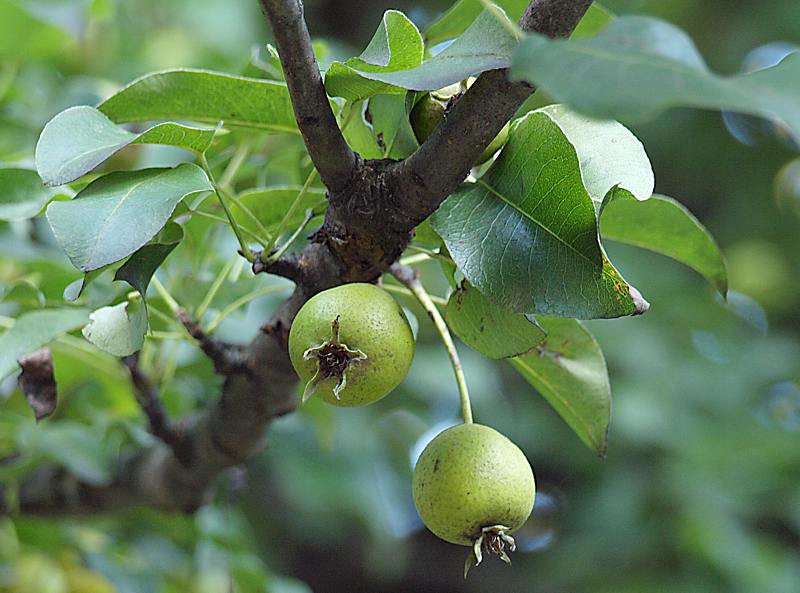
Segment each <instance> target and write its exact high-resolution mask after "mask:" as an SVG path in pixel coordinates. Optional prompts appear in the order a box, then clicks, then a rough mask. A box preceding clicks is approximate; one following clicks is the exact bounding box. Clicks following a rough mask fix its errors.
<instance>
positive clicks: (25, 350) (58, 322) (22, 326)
mask: <svg viewBox="0 0 800 593" xmlns="http://www.w3.org/2000/svg"><path fill="white" fill-rule="evenodd" d="M88 315H89V312H88V311H87V310H85V309H44V310H41V311H32V312H31V313H25V314H24V315H22V316H21V317H20V318H19V319H17V321H16V323H15V324H14V325H13V326H12V327H11V329H8V330H6V332H5V333H4V334H2V335H0V380H2V379H4V378H5V377H7V376H8V375H10V374H11V373H13V372H14V371H15V370H16V369H17V368H18V365H17V360H19V359H20V358H22V357H23V356H27V355H28V354H30V353H31V352H33V351H34V350H38V349H39V348H41V347H43V346H46V345H47V344H49V343H50V342H52V341H53V340H55V339H56V338H58V337H59V336H61V335H63V334H66V333H68V332H71V331H72V330H75V329H78V328H79V327H81V326H82V325H84V324H85V323H86V320H87V318H88Z"/></svg>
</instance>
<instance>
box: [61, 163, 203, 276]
mask: <svg viewBox="0 0 800 593" xmlns="http://www.w3.org/2000/svg"><path fill="white" fill-rule="evenodd" d="M211 190H212V187H211V184H210V183H209V181H208V178H207V177H206V174H205V173H204V172H203V170H202V169H200V168H199V167H197V166H195V165H192V164H188V163H184V164H182V165H179V166H177V167H175V168H174V169H144V170H142V171H132V172H123V171H119V172H116V173H111V174H109V175H106V176H104V177H101V178H100V179H97V180H96V181H93V182H92V183H90V184H89V185H88V186H86V188H85V189H84V190H83V191H81V192H80V193H79V194H78V195H77V197H76V198H75V199H74V200H71V201H69V202H53V203H52V204H50V206H49V207H48V208H47V220H48V221H49V223H50V227H51V228H52V229H53V234H54V235H55V237H56V239H57V241H58V243H59V245H61V247H62V248H63V249H64V251H66V253H67V256H69V259H70V261H71V262H72V264H73V265H74V266H75V267H76V268H78V269H79V270H82V271H84V272H89V271H91V270H96V269H98V268H101V267H103V266H105V265H107V264H110V263H114V262H116V261H119V260H121V259H124V258H126V257H128V256H129V255H131V254H132V253H134V252H135V251H136V250H138V249H139V248H140V247H142V246H143V245H144V244H145V243H147V242H148V241H149V240H150V239H152V238H153V237H154V236H155V235H156V234H157V233H158V232H159V231H160V230H161V229H162V228H163V227H164V225H165V224H166V223H167V221H168V220H169V217H170V215H171V214H172V212H173V211H174V210H175V207H176V206H177V205H178V203H179V202H180V201H181V200H183V199H184V198H185V197H186V196H189V195H191V194H194V193H197V192H201V191H211Z"/></svg>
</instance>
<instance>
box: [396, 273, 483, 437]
mask: <svg viewBox="0 0 800 593" xmlns="http://www.w3.org/2000/svg"><path fill="white" fill-rule="evenodd" d="M391 272H392V275H393V276H394V277H395V278H397V279H398V280H399V281H400V282H401V283H402V284H404V285H405V286H406V288H408V289H409V290H410V291H411V292H412V293H413V294H414V296H415V297H416V298H417V300H418V301H419V304H420V305H422V308H423V309H425V312H426V313H427V314H428V317H430V318H431V321H433V325H434V326H435V327H436V331H438V332H439V336H440V337H441V338H442V342H443V343H444V348H445V350H447V355H448V356H449V357H450V364H451V365H452V367H453V373H454V374H455V376H456V383H457V385H458V395H459V397H460V398H461V415H462V416H463V418H464V424H472V405H471V404H470V401H469V389H468V388H467V379H466V377H465V376H464V367H462V366H461V359H460V358H459V357H458V351H456V345H455V343H453V338H452V336H451V335H450V330H449V329H447V324H446V323H445V321H444V319H443V318H442V315H441V313H439V309H437V308H436V304H435V303H434V302H433V300H432V299H431V296H430V295H429V294H428V291H427V290H425V287H424V286H423V285H422V282H420V279H419V274H418V273H417V271H416V270H415V269H413V268H409V267H408V266H401V265H398V264H395V265H393V266H392V267H391Z"/></svg>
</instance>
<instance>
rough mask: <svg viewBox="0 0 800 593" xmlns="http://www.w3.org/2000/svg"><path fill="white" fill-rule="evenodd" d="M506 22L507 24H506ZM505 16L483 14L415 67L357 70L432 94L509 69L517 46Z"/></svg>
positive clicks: (511, 26)
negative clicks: (500, 69)
mask: <svg viewBox="0 0 800 593" xmlns="http://www.w3.org/2000/svg"><path fill="white" fill-rule="evenodd" d="M503 21H505V22H503ZM511 30H513V24H512V23H511V22H510V21H509V20H508V18H507V17H506V16H505V15H499V14H496V13H495V12H494V11H489V10H486V11H484V12H482V13H481V14H480V15H479V16H478V18H477V19H476V20H475V22H474V23H472V25H470V27H469V28H468V29H467V30H466V31H465V32H464V34H463V35H461V36H460V37H459V38H458V39H456V40H455V41H453V43H451V44H450V45H448V46H447V47H446V48H445V49H444V50H442V51H441V52H440V53H438V54H436V55H435V56H433V57H432V58H430V59H429V60H426V61H425V62H422V64H420V65H419V66H417V67H416V68H410V69H407V70H398V71H396V72H371V71H367V70H364V69H357V72H358V73H359V74H360V75H361V76H362V77H364V78H368V79H370V80H376V81H379V82H385V83H387V84H391V85H394V86H397V87H400V88H404V89H410V90H415V91H433V90H437V89H441V88H444V87H446V86H448V85H451V84H454V83H456V82H459V81H461V80H464V79H466V78H469V77H470V76H474V75H477V74H480V73H481V72H485V71H486V70H494V69H497V68H507V67H509V66H510V65H511V56H512V54H513V53H514V49H515V48H516V46H517V38H516V36H515V35H514V34H512V33H511Z"/></svg>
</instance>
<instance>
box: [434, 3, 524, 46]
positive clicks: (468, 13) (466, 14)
mask: <svg viewBox="0 0 800 593" xmlns="http://www.w3.org/2000/svg"><path fill="white" fill-rule="evenodd" d="M492 4H494V5H495V6H499V7H500V8H502V9H503V10H504V11H505V13H506V14H507V15H508V18H509V19H511V20H513V21H517V20H519V18H520V17H521V16H522V13H523V12H525V8H526V7H527V6H528V0H494V1H493V2H492ZM484 9H485V6H484V5H483V3H482V2H481V1H480V0H458V2H456V3H455V4H453V5H452V6H451V7H450V9H449V10H448V11H447V12H445V13H444V14H443V15H442V16H441V17H439V18H438V19H437V20H435V21H434V22H432V23H431V24H430V25H428V27H427V28H426V29H425V42H426V43H427V44H428V45H436V44H437V43H441V42H442V41H447V40H448V39H455V38H456V37H458V36H459V35H461V34H463V33H464V31H466V30H467V29H469V26H470V25H471V24H472V23H473V22H475V19H477V18H478V17H479V16H480V14H481V13H482V12H483V11H484Z"/></svg>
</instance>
